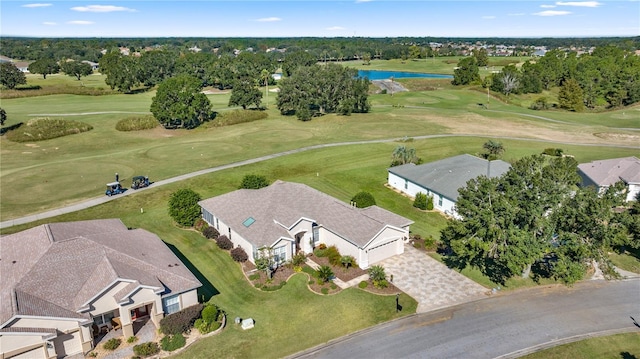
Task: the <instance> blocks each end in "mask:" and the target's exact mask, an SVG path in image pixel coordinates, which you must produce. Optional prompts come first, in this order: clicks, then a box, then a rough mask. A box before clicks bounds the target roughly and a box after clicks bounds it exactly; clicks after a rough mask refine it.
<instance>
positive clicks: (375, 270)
mask: <svg viewBox="0 0 640 359" xmlns="http://www.w3.org/2000/svg"><path fill="white" fill-rule="evenodd" d="M369 278H370V279H371V281H372V282H374V283H375V282H376V281H381V280H385V279H387V274H386V273H385V272H384V267H383V266H381V265H375V266H372V267H370V268H369Z"/></svg>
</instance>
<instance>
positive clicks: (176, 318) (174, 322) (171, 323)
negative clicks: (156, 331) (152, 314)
mask: <svg viewBox="0 0 640 359" xmlns="http://www.w3.org/2000/svg"><path fill="white" fill-rule="evenodd" d="M203 307H204V305H202V304H196V305H192V306H190V307H187V308H184V309H183V310H181V311H179V312H175V313H172V314H169V315H167V316H166V317H164V318H162V320H160V331H161V332H162V333H163V334H165V335H174V334H180V333H184V332H186V331H188V330H189V329H191V328H192V327H193V324H194V323H195V321H196V320H197V319H198V318H200V315H201V313H202V308H203Z"/></svg>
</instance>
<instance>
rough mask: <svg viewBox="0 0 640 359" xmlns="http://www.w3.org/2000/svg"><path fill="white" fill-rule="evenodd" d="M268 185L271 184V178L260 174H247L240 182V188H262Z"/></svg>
mask: <svg viewBox="0 0 640 359" xmlns="http://www.w3.org/2000/svg"><path fill="white" fill-rule="evenodd" d="M267 186H269V180H268V179H267V177H265V176H260V175H246V176H244V177H243V178H242V182H241V183H240V189H243V188H244V189H260V188H264V187H267Z"/></svg>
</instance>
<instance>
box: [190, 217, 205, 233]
mask: <svg viewBox="0 0 640 359" xmlns="http://www.w3.org/2000/svg"><path fill="white" fill-rule="evenodd" d="M207 228H209V224H208V223H207V221H205V220H204V219H202V218H198V219H196V221H195V222H194V223H193V229H195V230H196V231H198V232H200V233H204V230H205V229H207Z"/></svg>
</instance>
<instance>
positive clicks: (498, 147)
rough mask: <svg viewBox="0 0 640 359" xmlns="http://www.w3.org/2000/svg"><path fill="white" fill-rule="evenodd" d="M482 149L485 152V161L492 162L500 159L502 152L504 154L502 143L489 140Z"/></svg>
mask: <svg viewBox="0 0 640 359" xmlns="http://www.w3.org/2000/svg"><path fill="white" fill-rule="evenodd" d="M482 147H483V148H484V149H485V150H487V152H488V153H487V159H488V160H492V159H496V158H498V157H500V155H501V154H502V152H504V146H502V143H500V142H498V141H494V140H489V141H487V142H485V143H484V145H482Z"/></svg>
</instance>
